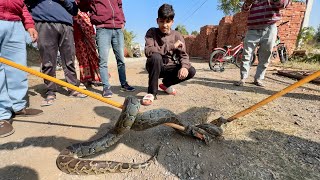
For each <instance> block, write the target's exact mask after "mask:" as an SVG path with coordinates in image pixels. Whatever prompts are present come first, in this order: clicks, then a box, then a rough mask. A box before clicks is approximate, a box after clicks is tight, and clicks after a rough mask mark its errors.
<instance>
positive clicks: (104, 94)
mask: <svg viewBox="0 0 320 180" xmlns="http://www.w3.org/2000/svg"><path fill="white" fill-rule="evenodd" d="M112 95H113V93H112V91H111V89H110V87H108V88H103V91H102V97H105V98H111V97H112Z"/></svg>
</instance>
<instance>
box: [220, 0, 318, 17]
mask: <svg viewBox="0 0 320 180" xmlns="http://www.w3.org/2000/svg"><path fill="white" fill-rule="evenodd" d="M243 1H244V0H219V5H218V10H222V11H223V13H224V14H225V15H232V14H235V13H237V12H240V11H241V7H242V4H243ZM292 2H306V3H307V6H308V7H310V8H309V9H310V11H311V7H312V4H313V0H292ZM308 7H307V9H308ZM306 14H308V12H307V11H306ZM309 15H310V13H309Z"/></svg>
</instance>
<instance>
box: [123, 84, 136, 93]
mask: <svg viewBox="0 0 320 180" xmlns="http://www.w3.org/2000/svg"><path fill="white" fill-rule="evenodd" d="M135 90H136V89H135V88H134V87H132V86H129V84H128V83H125V84H124V85H121V89H120V91H129V92H133V91H135Z"/></svg>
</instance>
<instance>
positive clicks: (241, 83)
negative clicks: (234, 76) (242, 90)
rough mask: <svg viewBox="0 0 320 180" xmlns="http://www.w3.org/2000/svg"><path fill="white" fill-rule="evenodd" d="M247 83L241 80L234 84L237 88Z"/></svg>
mask: <svg viewBox="0 0 320 180" xmlns="http://www.w3.org/2000/svg"><path fill="white" fill-rule="evenodd" d="M244 84H245V81H244V80H240V81H237V82H235V83H234V85H235V86H244Z"/></svg>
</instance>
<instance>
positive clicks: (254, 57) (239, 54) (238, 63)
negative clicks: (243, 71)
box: [235, 49, 257, 68]
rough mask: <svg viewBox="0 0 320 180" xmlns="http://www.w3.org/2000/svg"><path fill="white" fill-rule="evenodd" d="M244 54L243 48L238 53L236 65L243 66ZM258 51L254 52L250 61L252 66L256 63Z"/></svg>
mask: <svg viewBox="0 0 320 180" xmlns="http://www.w3.org/2000/svg"><path fill="white" fill-rule="evenodd" d="M242 56H243V49H241V50H240V51H239V52H238V54H237V55H236V59H235V65H236V66H237V67H238V68H240V67H241V63H242ZM256 58H257V57H256V53H253V54H252V57H251V61H250V66H252V65H253V64H254V62H255V61H256Z"/></svg>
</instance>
